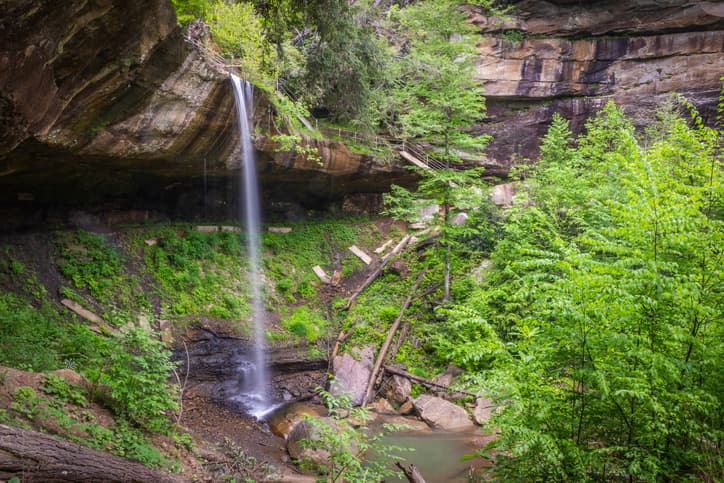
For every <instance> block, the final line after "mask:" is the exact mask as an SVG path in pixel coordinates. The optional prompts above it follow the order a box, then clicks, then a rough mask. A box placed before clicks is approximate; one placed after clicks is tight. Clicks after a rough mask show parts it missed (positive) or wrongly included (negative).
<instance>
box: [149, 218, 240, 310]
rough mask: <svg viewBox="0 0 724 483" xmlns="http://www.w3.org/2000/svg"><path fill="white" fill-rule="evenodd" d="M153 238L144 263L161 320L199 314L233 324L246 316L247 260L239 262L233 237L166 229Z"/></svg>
mask: <svg viewBox="0 0 724 483" xmlns="http://www.w3.org/2000/svg"><path fill="white" fill-rule="evenodd" d="M156 234H157V237H158V243H157V244H156V245H154V246H150V247H147V246H144V262H145V265H146V267H147V269H148V270H149V272H151V273H152V274H153V276H154V278H155V279H156V280H158V283H159V285H160V292H161V295H162V297H163V299H164V300H165V301H166V303H167V305H168V312H167V313H165V314H164V316H167V317H171V318H182V317H185V316H189V315H197V314H201V315H207V316H210V317H215V318H221V319H233V320H238V319H242V318H246V317H248V316H249V314H250V307H249V303H248V301H249V297H250V296H249V293H248V287H247V286H246V266H247V265H248V262H247V261H245V260H244V259H243V258H242V255H243V252H242V248H241V247H242V245H241V239H240V237H239V234H238V233H235V232H232V231H223V232H213V233H204V232H199V231H194V230H185V231H182V232H179V233H177V230H176V229H174V228H166V229H162V230H160V231H159V232H157V233H156ZM147 235H148V234H147Z"/></svg>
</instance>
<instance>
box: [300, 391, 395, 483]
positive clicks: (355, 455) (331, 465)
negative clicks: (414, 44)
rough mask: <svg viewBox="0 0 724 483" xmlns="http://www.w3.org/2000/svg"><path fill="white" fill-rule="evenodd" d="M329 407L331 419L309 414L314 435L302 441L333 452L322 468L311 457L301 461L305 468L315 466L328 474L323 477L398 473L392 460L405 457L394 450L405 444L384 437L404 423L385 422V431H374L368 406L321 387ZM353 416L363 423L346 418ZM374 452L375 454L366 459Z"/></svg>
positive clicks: (343, 478) (367, 477)
mask: <svg viewBox="0 0 724 483" xmlns="http://www.w3.org/2000/svg"><path fill="white" fill-rule="evenodd" d="M320 394H321V396H322V398H323V399H324V401H325V404H326V405H327V408H328V409H329V419H328V420H324V419H319V418H314V417H307V418H306V421H308V422H309V423H311V425H312V428H313V429H312V434H313V437H312V438H309V439H303V440H301V441H300V442H299V444H300V446H301V447H303V448H309V449H311V450H314V451H319V450H321V451H325V452H327V453H328V454H329V457H328V458H327V460H328V464H326V465H323V466H322V467H321V468H320V467H319V466H318V465H316V464H314V463H312V462H311V461H308V460H303V461H301V462H300V464H301V466H302V467H303V468H308V469H314V470H316V471H318V472H320V473H322V474H324V475H325V479H324V480H323V481H329V482H338V481H382V480H384V478H386V477H390V476H398V475H399V472H397V471H394V470H392V469H390V465H389V460H401V459H402V458H401V457H399V456H397V455H396V454H393V452H396V453H399V452H400V451H404V450H405V449H404V448H400V447H396V446H390V445H386V444H383V443H382V442H381V441H380V440H381V439H382V437H383V436H384V433H385V432H389V431H397V430H399V429H402V428H401V427H400V426H394V425H385V427H384V431H382V432H378V433H376V434H370V433H369V432H368V431H367V428H366V427H365V424H366V422H367V421H368V420H369V414H368V413H367V410H366V409H365V408H352V405H351V402H350V399H349V398H348V397H337V396H334V395H332V394H330V393H328V392H326V391H320ZM347 417H349V418H351V419H352V420H355V421H361V422H362V426H360V427H357V428H355V427H353V426H352V425H351V424H349V423H348V422H347V421H346V418H347ZM372 455H374V456H375V458H370V459H367V460H365V457H366V456H367V457H369V456H372Z"/></svg>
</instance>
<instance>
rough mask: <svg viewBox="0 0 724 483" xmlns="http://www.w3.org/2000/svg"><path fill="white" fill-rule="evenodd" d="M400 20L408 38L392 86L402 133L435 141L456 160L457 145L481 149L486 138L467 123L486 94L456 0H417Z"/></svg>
mask: <svg viewBox="0 0 724 483" xmlns="http://www.w3.org/2000/svg"><path fill="white" fill-rule="evenodd" d="M398 20H399V24H400V28H401V29H402V30H403V31H404V32H405V34H406V36H407V37H408V39H409V51H408V52H407V54H406V55H404V56H402V57H401V59H400V66H399V69H400V74H399V79H398V80H397V82H396V86H397V88H396V90H395V96H396V97H397V98H398V99H399V100H400V103H401V109H400V115H399V124H400V126H399V129H400V131H401V134H402V136H403V137H404V138H418V139H420V138H421V139H425V140H428V141H431V142H433V143H435V144H436V145H438V146H439V147H440V149H441V151H440V152H439V153H438V154H437V156H438V157H440V158H441V159H443V160H444V161H446V162H450V161H457V160H459V159H460V155H459V154H458V153H459V152H461V151H469V150H474V151H481V150H482V149H483V148H484V147H485V144H486V143H487V140H488V139H487V138H486V137H485V136H472V135H470V134H469V133H468V132H467V128H469V127H470V126H472V125H473V124H474V123H475V122H478V121H480V120H482V118H483V117H484V115H485V98H484V97H483V95H482V88H481V87H480V85H479V83H478V82H477V81H476V80H475V79H474V69H475V66H474V59H475V55H476V50H475V40H474V38H473V37H472V35H471V27H470V25H469V24H467V22H465V15H464V13H463V11H462V10H461V9H459V8H458V3H457V2H455V1H440V0H436V1H423V2H416V3H414V4H412V5H410V6H408V7H406V8H404V9H402V10H400V12H399V19H398Z"/></svg>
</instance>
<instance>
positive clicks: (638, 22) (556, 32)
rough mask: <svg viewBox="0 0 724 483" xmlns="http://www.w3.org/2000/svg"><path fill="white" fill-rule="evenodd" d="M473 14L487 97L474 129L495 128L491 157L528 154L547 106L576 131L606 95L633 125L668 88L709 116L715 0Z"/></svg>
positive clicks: (715, 67) (721, 34) (722, 55)
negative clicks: (505, 16) (504, 15)
mask: <svg viewBox="0 0 724 483" xmlns="http://www.w3.org/2000/svg"><path fill="white" fill-rule="evenodd" d="M471 20H472V21H473V23H475V25H477V26H478V28H479V29H480V31H481V33H482V34H483V36H482V37H481V40H480V42H479V45H478V54H479V55H478V69H477V78H478V79H479V80H480V81H481V82H482V83H483V84H484V87H485V96H486V98H487V101H488V119H487V120H486V121H485V122H484V123H483V124H482V125H481V126H479V130H480V132H481V133H486V134H491V135H493V137H494V140H493V142H492V143H491V145H490V147H489V149H488V155H489V156H490V157H491V158H493V159H494V160H495V161H496V162H497V163H498V164H502V165H509V164H511V163H513V162H516V161H520V160H522V159H523V158H529V159H535V158H536V156H537V149H538V139H539V137H540V136H541V135H542V134H544V133H545V131H546V129H547V126H548V123H549V122H550V119H551V117H552V115H553V113H554V112H560V113H561V114H562V115H563V116H564V117H566V118H568V119H570V120H571V121H572V127H573V129H574V130H576V131H580V130H581V129H582V127H583V122H584V120H585V119H586V118H587V117H589V116H590V115H591V114H592V113H594V112H595V111H596V110H598V109H599V108H600V107H601V106H602V105H603V104H604V103H605V102H606V101H607V100H609V99H613V100H614V101H616V102H617V103H618V104H619V105H623V106H624V108H625V110H626V113H627V114H628V115H629V116H632V117H633V118H634V121H635V122H636V123H637V124H638V125H640V126H641V125H645V124H646V122H647V120H648V119H650V117H651V115H652V111H653V110H654V109H655V107H656V105H657V104H658V103H660V102H661V101H662V100H663V99H665V97H666V96H667V95H668V93H670V92H674V91H675V92H679V93H681V94H683V95H685V96H686V97H688V98H689V99H690V100H692V101H693V102H694V103H695V105H697V107H698V108H699V109H700V111H701V113H702V115H703V116H704V117H705V119H713V118H714V116H715V112H716V103H717V97H718V92H719V89H720V88H721V81H720V80H719V77H720V75H721V72H724V4H722V3H720V2H687V1H684V0H662V1H653V0H639V1H625V0H615V1H609V2H604V1H597V2H585V3H581V2H568V1H546V2H544V1H537V0H524V1H522V2H519V3H518V4H516V10H515V12H514V15H513V18H512V19H510V20H508V21H505V22H502V23H500V22H494V21H491V20H490V19H487V18H485V17H483V16H482V15H481V14H480V13H478V12H473V13H471ZM506 31H507V32H510V31H519V32H520V33H519V34H518V35H519V36H520V37H524V39H522V40H518V39H516V35H510V34H506V33H505V32H506Z"/></svg>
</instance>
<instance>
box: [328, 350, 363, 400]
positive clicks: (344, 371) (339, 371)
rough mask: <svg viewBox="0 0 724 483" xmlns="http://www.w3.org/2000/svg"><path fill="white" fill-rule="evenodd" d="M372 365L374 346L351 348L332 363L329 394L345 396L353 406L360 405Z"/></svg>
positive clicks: (336, 357)
mask: <svg viewBox="0 0 724 483" xmlns="http://www.w3.org/2000/svg"><path fill="white" fill-rule="evenodd" d="M373 363H374V346H372V345H368V346H365V347H362V348H353V349H352V350H351V351H350V352H347V353H344V354H342V355H341V356H335V358H334V360H333V361H332V374H333V376H334V379H333V380H332V383H331V384H330V388H329V390H330V392H331V393H332V394H334V395H335V396H347V397H349V398H350V399H351V401H352V404H353V405H354V406H359V405H360V404H362V399H363V398H364V395H365V390H366V389H367V382H368V381H369V378H370V374H371V373H372V365H373Z"/></svg>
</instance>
